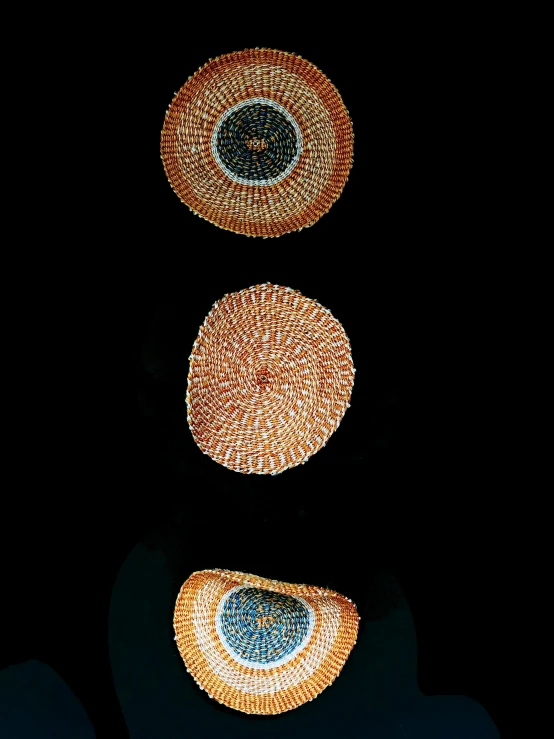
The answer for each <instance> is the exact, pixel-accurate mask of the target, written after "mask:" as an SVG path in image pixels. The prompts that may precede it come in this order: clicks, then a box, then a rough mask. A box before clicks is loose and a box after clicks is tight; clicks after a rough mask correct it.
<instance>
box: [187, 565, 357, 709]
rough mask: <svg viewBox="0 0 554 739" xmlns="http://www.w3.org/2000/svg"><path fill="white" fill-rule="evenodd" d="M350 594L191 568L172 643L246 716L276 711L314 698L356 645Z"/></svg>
mask: <svg viewBox="0 0 554 739" xmlns="http://www.w3.org/2000/svg"><path fill="white" fill-rule="evenodd" d="M359 620H360V619H359V616H358V611H357V610H356V606H355V605H354V603H352V601H351V600H350V599H349V598H346V597H345V596H343V595H340V594H339V593H335V592H334V591H332V590H328V589H326V588H317V587H314V586H311V585H293V584H290V583H285V582H278V581H277V580H268V579H266V578H263V577H257V576H256V575H250V574H246V573H242V572H231V571H229V570H203V571H201V572H194V573H193V574H192V575H191V576H190V577H189V578H188V580H186V582H185V583H184V584H183V586H182V587H181V590H180V592H179V596H178V598H177V603H176V605H175V612H174V616H173V626H174V629H175V641H176V642H177V646H178V648H179V652H180V654H181V657H182V658H183V660H184V662H185V665H186V668H187V672H189V673H190V674H191V675H192V677H193V678H194V680H195V681H196V682H197V684H198V685H199V687H200V688H201V690H205V691H206V693H207V694H208V695H209V696H210V698H214V699H215V700H217V701H219V703H223V704H224V705H226V706H229V707H230V708H235V709H236V710H238V711H243V712H244V713H260V714H276V713H282V712H284V711H290V710H291V709H292V708H297V707H298V706H300V705H302V703H306V701H311V700H313V699H314V698H315V697H316V696H317V695H319V693H321V692H322V691H323V690H325V688H327V687H328V686H329V685H331V683H332V682H333V681H334V680H335V678H336V677H337V676H338V675H339V673H340V672H341V670H342V668H343V666H344V663H345V662H346V660H347V659H348V656H349V655H350V652H351V651H352V648H353V647H354V645H355V644H356V639H357V634H358V625H359Z"/></svg>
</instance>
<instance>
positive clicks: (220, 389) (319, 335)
mask: <svg viewBox="0 0 554 739" xmlns="http://www.w3.org/2000/svg"><path fill="white" fill-rule="evenodd" d="M189 360H190V367H189V374H188V387H187V397H186V400H187V417H188V423H189V427H190V430H191V432H192V435H193V437H194V440H195V441H196V443H197V444H198V446H199V447H200V449H201V450H202V451H203V452H204V453H205V454H208V455H209V456H210V457H211V458H212V459H213V460H215V461H216V462H219V463H220V464H223V465H224V466H225V467H228V468H229V469H231V470H235V471H237V472H243V473H258V474H277V473H279V472H283V471H284V470H286V469H289V468H290V467H295V466H296V465H299V464H303V463H304V462H306V461H307V460H308V459H309V457H310V456H311V455H312V454H315V452H317V451H318V450H319V449H321V447H323V446H325V444H326V443H327V441H328V439H329V437H330V436H331V434H332V433H333V432H334V431H335V429H336V428H337V427H338V426H339V424H340V422H341V420H342V418H343V416H344V413H345V412H346V409H347V408H348V407H349V406H350V404H349V400H350V396H351V393H352V387H353V384H354V373H355V371H356V370H355V369H354V366H353V364H352V355H351V351H350V343H349V341H348V337H347V336H346V333H345V331H344V329H343V327H342V326H341V324H340V323H339V322H338V321H337V320H336V318H334V317H333V316H332V315H331V312H330V311H329V310H328V309H327V308H324V307H323V306H322V305H320V304H319V303H318V302H317V301H315V300H311V299H310V298H306V297H304V296H303V295H302V294H301V293H300V292H298V291H294V290H292V289H291V288H288V287H280V286H278V285H272V284H270V283H266V284H263V285H255V286H253V287H250V288H248V289H246V290H241V291H240V292H236V293H231V294H228V295H225V296H224V297H223V298H222V299H221V300H220V301H218V302H216V303H214V305H213V308H212V310H211V311H210V313H209V314H208V316H207V317H206V319H205V320H204V323H203V324H202V326H201V327H200V333H199V334H198V337H197V339H196V341H195V342H194V346H193V349H192V353H191V355H190V357H189Z"/></svg>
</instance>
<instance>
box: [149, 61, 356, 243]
mask: <svg viewBox="0 0 554 739" xmlns="http://www.w3.org/2000/svg"><path fill="white" fill-rule="evenodd" d="M353 140H354V137H353V132H352V123H351V120H350V117H349V114H348V111H347V110H346V108H345V106H344V103H343V101H342V99H341V97H340V95H339V93H338V91H337V90H336V88H335V87H334V85H333V84H332V83H331V82H330V81H329V80H328V79H327V77H326V76H325V75H324V74H323V73H322V72H321V71H320V70H319V69H318V68H317V67H315V66H314V65H313V64H311V63H310V62H308V61H306V60H305V59H302V58H301V57H299V56H296V55H295V54H288V53H286V52H283V51H276V50H273V49H246V50H245V51H240V52H234V53H232V54H225V55H223V56H220V57H217V58H216V59H211V60H210V61H209V62H208V63H207V64H205V65H204V66H203V67H202V68H201V69H199V70H198V71H197V72H196V73H195V74H194V75H193V76H192V77H190V78H189V79H188V80H187V82H185V84H184V85H183V86H182V87H181V89H180V90H179V91H178V92H176V93H175V97H174V98H173V100H172V102H171V104H170V106H169V108H168V110H167V112H166V117H165V121H164V125H163V128H162V134H161V158H162V161H163V165H164V168H165V172H166V175H167V177H168V179H169V182H170V185H171V187H172V188H173V190H174V191H175V193H176V194H177V195H178V197H179V198H180V199H181V200H182V201H183V202H184V203H185V204H186V205H187V206H188V207H189V208H190V209H191V210H192V211H193V212H194V213H197V214H198V215H200V216H201V217H202V218H205V219H206V220H208V221H210V222H211V223H214V224H215V225H217V226H220V227H221V228H224V229H227V230H230V231H234V232H236V233H240V234H244V235H247V236H263V237H270V236H280V235H282V234H285V233H288V232H290V231H296V230H300V229H302V228H305V227H307V226H311V225H313V224H314V223H315V222H316V221H317V220H318V219H319V218H320V217H321V216H322V215H323V214H324V213H326V212H327V211H328V210H329V208H330V207H331V206H332V204H333V203H334V202H335V201H336V200H337V198H338V197H339V196H340V194H341V192H342V190H343V188H344V186H345V184H346V181H347V179H348V174H349V172H350V168H351V166H352V155H353Z"/></svg>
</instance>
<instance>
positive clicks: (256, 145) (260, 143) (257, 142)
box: [246, 138, 268, 151]
mask: <svg viewBox="0 0 554 739" xmlns="http://www.w3.org/2000/svg"><path fill="white" fill-rule="evenodd" d="M246 146H247V147H248V148H249V149H250V151H263V150H264V149H267V146H268V144H267V141H266V140H265V139H256V138H254V139H246Z"/></svg>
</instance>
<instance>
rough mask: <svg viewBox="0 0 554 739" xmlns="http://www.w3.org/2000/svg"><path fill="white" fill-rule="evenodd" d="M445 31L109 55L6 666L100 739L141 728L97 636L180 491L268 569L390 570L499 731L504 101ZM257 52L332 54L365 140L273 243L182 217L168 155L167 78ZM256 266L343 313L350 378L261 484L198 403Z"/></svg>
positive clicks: (22, 517) (54, 323) (49, 315)
mask: <svg viewBox="0 0 554 739" xmlns="http://www.w3.org/2000/svg"><path fill="white" fill-rule="evenodd" d="M339 28H340V26H339ZM448 28H449V29H450V30H449V31H448V33H446V35H445V36H443V37H442V38H438V37H435V36H434V35H433V34H429V37H428V38H427V37H425V38H424V37H423V36H421V35H418V36H417V37H415V36H413V35H412V34H411V33H410V32H409V30H408V29H407V28H404V29H403V31H402V35H399V34H400V31H398V29H397V28H396V26H390V27H388V26H387V27H386V28H384V27H383V28H382V29H381V30H382V33H379V32H378V30H375V29H374V30H372V31H371V32H369V34H368V37H367V38H365V36H364V33H363V32H362V31H361V30H360V29H358V33H359V36H356V37H355V38H353V37H352V35H351V33H350V30H349V26H348V24H346V25H343V26H342V30H343V31H346V30H348V33H346V32H345V33H342V34H341V33H337V35H336V36H335V37H334V38H333V43H329V41H328V40H325V39H323V38H322V37H321V36H317V35H315V34H312V35H309V34H308V35H304V34H301V33H297V34H296V35H293V33H292V32H291V31H289V32H288V33H287V34H280V33H278V32H276V31H275V32H271V29H270V28H265V29H263V32H262V31H261V30H260V29H258V30H257V31H256V30H255V29H253V30H243V31H242V32H241V33H236V34H233V35H229V36H228V37H227V38H225V39H224V41H222V40H221V39H218V40H217V41H216V39H215V37H213V36H210V35H209V34H206V35H204V34H201V33H198V34H197V33H196V32H195V31H194V28H193V27H191V28H190V29H188V31H187V35H186V38H185V37H182V36H181V35H180V34H178V33H174V34H172V35H171V37H168V35H167V34H160V35H159V36H158V35H156V33H155V32H154V31H153V30H151V31H147V30H144V31H141V33H140V34H139V33H135V32H131V31H129V34H128V35H124V36H122V38H121V43H120V44H119V45H118V44H117V43H116V44H114V45H113V47H112V46H111V45H110V50H109V52H106V51H105V47H103V48H104V51H103V52H102V53H101V54H100V52H99V55H100V56H101V61H102V63H101V65H100V67H99V75H98V78H97V79H96V80H95V84H94V85H93V87H92V88H91V90H90V91H89V94H88V99H87V107H88V108H89V109H90V118H88V119H86V125H85V120H84V119H83V125H84V126H85V132H84V133H83V138H81V139H80V141H81V143H82V144H83V146H85V144H84V143H83V142H86V147H85V149H86V154H87V156H86V161H87V166H89V167H90V170H89V171H90V175H89V179H88V180H87V181H85V182H84V183H83V184H82V185H81V186H80V187H81V191H82V199H85V200H87V207H88V210H87V212H88V218H87V219H86V220H85V221H84V222H83V221H80V222H79V224H75V232H74V240H73V241H72V243H71V244H68V247H70V250H69V252H68V253H67V255H65V256H64V257H63V258H61V257H60V262H61V263H62V264H63V275H64V276H60V275H58V276H57V281H56V283H55V285H54V282H53V283H52V288H51V290H50V296H49V300H48V301H47V302H46V303H45V304H44V310H43V312H42V313H41V316H40V321H41V322H42V323H41V329H40V330H39V331H38V333H39V334H40V336H39V343H38V344H37V351H36V359H35V361H36V365H33V368H32V371H31V373H30V374H31V375H32V378H33V379H32V381H30V383H29V393H31V394H36V395H39V396H41V398H40V412H37V413H35V414H34V415H33V421H32V422H30V423H31V426H30V428H31V431H30V432H29V433H28V435H27V436H26V437H25V438H27V439H29V442H28V443H29V444H30V445H31V446H32V449H33V454H32V458H33V463H32V464H33V466H34V467H35V471H36V473H37V475H38V482H36V483H33V484H32V485H31V489H30V490H29V491H22V492H21V493H19V492H18V493H17V494H14V495H13V498H12V499H11V500H10V501H9V504H8V505H9V510H10V512H11V513H12V516H11V519H10V520H11V521H12V522H13V525H11V527H10V528H11V531H10V532H9V533H10V534H11V535H12V536H11V538H8V540H7V541H8V550H9V553H8V556H9V560H10V562H11V567H10V568H9V572H8V582H7V588H8V589H9V593H10V603H11V604H13V607H11V608H10V613H9V627H8V630H7V632H6V633H7V634H9V637H7V639H6V645H5V646H3V647H2V663H1V664H2V666H7V665H9V664H14V663H17V662H20V661H22V660H24V659H27V658H31V657H32V658H36V659H41V660H44V661H45V662H46V663H48V664H49V665H51V666H52V667H53V668H54V669H55V670H57V671H58V672H59V673H60V675H61V676H62V677H63V679H64V680H65V681H66V682H67V684H68V685H69V686H70V687H71V688H72V689H73V690H74V692H75V693H76V695H77V696H78V697H79V698H80V700H81V701H82V702H83V704H84V706H85V708H86V710H87V712H88V714H89V716H90V717H91V720H92V721H93V723H94V725H95V728H96V731H97V735H98V736H116V735H117V736H125V727H124V722H123V718H122V714H121V711H120V708H119V706H118V703H117V699H116V696H115V692H114V689H113V683H112V678H111V673H110V666H109V660H108V648H107V616H108V603H109V597H110V593H111V589H112V585H113V582H114V579H115V576H116V573H117V571H118V569H119V567H120V565H121V563H122V562H123V560H124V559H125V557H126V555H127V554H128V553H129V551H130V550H131V549H132V548H133V546H134V545H135V544H136V542H137V541H138V540H139V539H140V538H141V537H142V536H143V535H144V534H146V533H147V532H148V531H149V530H150V529H151V528H152V527H153V526H155V525H156V524H158V523H159V522H161V521H164V520H166V518H167V516H168V515H170V513H171V512H172V511H181V512H182V511H183V508H184V509H185V511H186V510H187V509H190V510H191V511H194V516H195V518H202V519H204V520H205V521H206V526H207V529H208V530H209V532H210V536H213V537H224V538H225V540H227V541H228V542H229V547H235V548H236V550H240V548H241V547H244V546H245V538H246V540H247V541H248V550H249V559H248V561H250V562H255V564H256V567H255V568H254V567H252V569H254V571H255V572H256V574H260V575H264V574H265V572H264V569H265V567H266V565H269V564H271V563H275V562H276V561H279V567H280V572H279V573H277V574H276V575H275V576H276V577H282V579H284V580H289V581H292V582H313V583H315V584H321V585H329V586H330V587H333V588H336V589H337V590H339V591H340V592H344V593H346V594H348V595H349V596H350V597H352V598H353V600H354V601H356V602H357V603H358V604H359V605H360V607H361V608H362V609H364V608H366V607H367V604H366V603H365V601H364V596H363V594H361V591H366V590H367V582H366V580H365V575H364V573H365V572H367V571H368V570H370V571H371V570H372V569H373V568H374V567H377V566H386V567H389V568H390V569H391V570H392V571H393V572H394V573H395V575H396V577H397V578H398V580H399V582H400V583H401V586H402V589H403V591H404V593H405V595H406V597H407V599H408V602H409V605H410V608H411V611H412V614H413V617H414V621H415V626H416V631H417V638H418V677H419V686H420V689H421V690H422V691H423V692H424V693H425V694H427V695H435V694H461V695H467V696H469V697H472V698H474V699H475V700H477V701H478V702H480V703H481V704H482V705H483V706H484V707H485V709H486V710H487V711H488V712H489V714H490V716H491V717H492V718H493V720H494V721H495V723H496V724H497V726H498V727H499V728H500V729H502V728H503V727H504V726H505V725H506V721H507V708H506V706H505V705H504V703H503V700H502V694H501V691H500V688H499V683H500V676H501V673H502V672H503V670H504V660H505V657H504V655H503V650H504V649H505V645H504V639H503V636H502V631H501V630H500V629H499V627H498V624H499V623H500V622H502V621H503V619H504V613H505V601H506V600H507V587H506V583H505V579H504V578H505V574H504V573H503V571H502V567H501V559H502V555H503V551H504V547H505V544H504V542H503V541H502V539H501V536H500V533H499V530H498V527H497V521H498V518H499V508H500V504H499V502H498V500H499V494H498V489H497V488H498V481H497V480H498V478H497V466H496V459H495V454H494V452H493V447H494V438H495V427H494V424H495V422H496V421H497V419H496V417H495V415H494V413H495V410H494V405H493V403H494V395H495V392H496V391H497V385H495V375H494V371H493V367H494V351H495V337H496V336H497V331H496V328H497V326H498V321H499V318H498V311H497V300H496V299H495V297H494V294H495V289H496V282H495V274H496V272H495V270H496V264H497V256H496V247H495V246H494V243H491V240H490V239H491V233H492V232H493V226H492V225H491V223H490V221H489V218H488V216H489V214H490V209H491V207H492V199H493V195H492V194H491V193H490V192H489V191H488V190H487V188H488V183H489V182H490V180H489V169H490V168H491V167H492V166H493V161H492V157H493V156H494V154H493V153H492V152H491V150H490V148H489V141H490V136H491V131H490V130H489V127H490V126H491V123H490V121H491V120H492V119H493V118H494V105H495V100H494V95H493V94H492V93H490V87H489V85H488V81H489V76H488V75H491V74H492V72H490V69H491V68H492V67H491V64H490V59H489V58H488V52H487V45H486V43H483V39H479V38H478V37H477V36H475V38H474V41H473V44H472V49H471V53H470V52H469V51H468V49H467V44H465V43H462V42H461V40H460V38H458V37H457V36H456V37H455V36H454V35H453V31H452V30H451V27H450V26H449V27H448ZM153 37H155V38H153ZM262 45H265V46H269V47H273V48H281V49H284V50H287V51H294V52H296V53H299V54H301V55H302V56H304V57H305V58H307V59H309V60H310V61H311V62H313V63H315V64H316V65H317V66H318V67H320V69H322V70H323V71H324V72H325V73H326V74H327V76H328V77H329V78H330V79H331V81H332V82H333V83H334V84H335V85H336V87H337V88H338V90H339V92H340V93H341V95H342V97H343V100H344V101H345V104H346V106H347V108H348V109H349V111H350V114H351V116H352V120H353V125H354V131H355V135H356V139H355V154H354V167H353V169H352V173H351V176H350V180H349V182H348V183H347V185H346V187H345V190H344V192H343V194H342V196H341V198H340V199H339V200H338V201H337V203H336V204H335V205H334V206H333V207H332V208H331V210H330V211H329V213H328V214H326V215H325V216H323V217H322V219H321V220H320V221H319V222H318V223H317V224H316V225H315V226H313V227H312V228H310V229H307V230H304V231H302V232H301V233H294V234H289V235H286V236H283V237H281V238H278V239H268V240H258V239H247V238H244V237H241V236H238V235H236V234H232V233H228V232H225V231H222V230H220V229H217V228H216V227H214V226H213V225H211V224H209V223H208V222H206V221H204V220H201V219H200V218H198V217H196V216H194V215H193V214H191V213H190V212H189V211H188V209H187V208H186V207H185V206H184V205H183V204H182V203H181V202H180V201H179V200H178V198H177V197H176V196H175V194H174V193H173V192H172V190H171V188H170V186H169V184H168V182H167V180H166V178H165V174H164V171H163V167H162V164H161V161H160V157H159V135H160V131H161V126H162V124H163V119H164V114H165V110H166V108H167V106H168V104H169V102H170V101H171V99H172V96H173V93H174V91H176V90H177V89H178V88H179V87H180V86H181V85H182V84H183V83H184V82H185V80H186V79H187V77H188V76H189V75H190V74H192V73H193V72H194V71H195V70H196V69H197V68H198V67H200V66H201V65H202V64H203V63H204V62H205V61H207V59H208V58H210V57H214V56H217V55H219V54H222V53H226V52H229V51H233V50H237V49H241V48H247V47H250V46H262ZM495 74H498V72H495ZM485 154H486V155H485ZM80 161H81V165H80V166H83V164H82V162H83V159H82V158H81V160H80ZM68 177H69V174H68ZM66 186H67V187H68V189H71V187H72V186H71V185H66ZM265 281H271V282H273V283H276V284H281V285H286V286H289V287H292V288H294V289H298V290H300V291H301V292H302V293H303V294H305V295H306V296H308V297H310V298H316V299H318V300H319V302H321V303H322V304H323V305H324V306H326V307H328V308H329V309H330V310H331V311H332V313H333V315H334V316H335V317H336V318H337V319H338V320H339V321H341V323H342V324H343V326H344V328H345V330H346V333H347V334H348V336H349V338H350V341H351V345H352V353H353V358H354V364H355V366H356V368H357V374H356V383H355V386H354V391H353V396H352V401H351V404H352V407H351V409H349V411H348V412H347V414H346V416H345V418H344V421H343V423H342V424H341V426H340V428H339V429H338V431H337V432H336V433H335V434H334V435H333V436H332V437H331V439H330V441H329V443H328V445H327V446H326V447H325V448H324V449H323V450H322V451H321V452H319V453H318V454H317V455H315V456H314V457H313V458H312V459H311V460H310V461H309V462H308V463H307V464H306V465H304V466H301V467H299V468H295V469H294V470H289V471H287V472H285V473H284V474H282V475H279V476H276V477H275V478H273V477H271V478H265V477H264V478H262V477H255V478H254V477H253V476H242V475H240V474H238V473H234V472H230V471H228V470H226V469H224V468H223V467H221V466H219V465H217V464H216V463H214V462H212V461H211V460H210V459H209V458H208V457H206V456H204V455H202V454H201V453H200V451H199V450H198V449H197V447H196V446H195V444H194V442H193V440H192V437H191V435H190V433H189V431H188V428H187V425H186V415H185V408H184V402H183V399H184V393H185V387H186V373H187V357H188V355H189V353H190V348H191V346H192V343H193V341H194V339H195V337H196V334H197V331H198V327H199V325H200V323H201V322H202V321H203V319H204V317H205V315H206V314H207V313H208V311H209V310H210V307H211V305H212V303H213V302H214V301H215V300H217V299H218V298H220V297H221V296H222V295H223V294H224V293H228V292H232V291H234V290H240V289H242V288H244V287H248V286H249V285H253V284H256V283H260V282H265ZM58 283H59V287H58V286H57V285H58ZM37 367H38V369H37ZM38 402H39V401H38V399H37V403H38ZM35 450H36V451H35ZM31 501H32V502H31ZM179 515H185V514H183V513H180V514H179ZM191 535H192V536H194V532H192V533H191ZM197 535H198V537H199V539H198V541H199V544H200V543H202V545H203V546H205V545H206V541H205V537H204V533H198V534H197ZM189 546H190V542H189ZM276 551H279V552H280V553H281V555H282V556H280V557H279V558H276V555H275V552H276ZM253 554H254V555H255V556H253ZM245 562H246V559H245ZM216 566H219V567H223V568H225V567H227V566H228V563H227V562H225V561H220V562H218V563H217V565H216Z"/></svg>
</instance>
